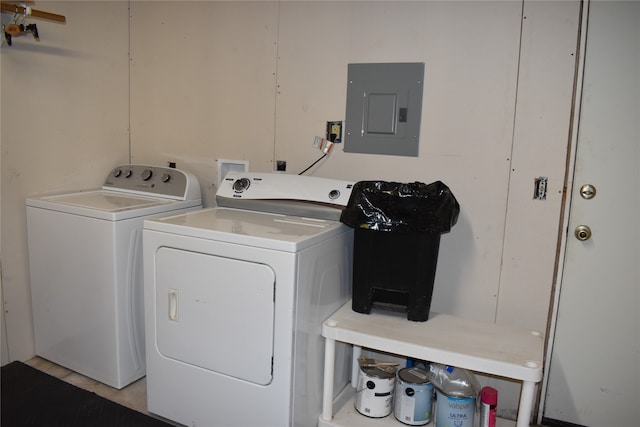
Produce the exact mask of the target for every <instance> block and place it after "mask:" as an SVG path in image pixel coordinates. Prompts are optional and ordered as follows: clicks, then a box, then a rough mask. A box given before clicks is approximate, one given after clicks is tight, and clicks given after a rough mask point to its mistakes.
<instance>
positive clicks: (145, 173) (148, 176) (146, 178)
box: [141, 169, 153, 181]
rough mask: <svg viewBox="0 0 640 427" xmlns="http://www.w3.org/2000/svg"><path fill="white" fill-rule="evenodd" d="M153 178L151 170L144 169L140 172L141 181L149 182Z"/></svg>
mask: <svg viewBox="0 0 640 427" xmlns="http://www.w3.org/2000/svg"><path fill="white" fill-rule="evenodd" d="M152 176H153V171H152V170H151V169H145V170H143V171H142V175H141V178H142V180H143V181H149V180H150V179H151V177H152Z"/></svg>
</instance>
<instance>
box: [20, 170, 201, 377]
mask: <svg viewBox="0 0 640 427" xmlns="http://www.w3.org/2000/svg"><path fill="white" fill-rule="evenodd" d="M26 205H27V234H28V247H29V271H30V284H31V301H32V307H33V322H34V334H35V346H36V354H37V355H38V356H41V357H43V358H45V359H48V360H50V361H52V362H55V363H57V364H59V365H62V366H64V367H67V368H69V369H71V370H74V371H76V372H79V373H81V374H83V375H85V376H87V377H90V378H93V379H95V380H97V381H100V382H102V383H104V384H107V385H109V386H112V387H115V388H122V387H124V386H126V385H127V384H130V383H131V382H133V381H135V380H137V379H139V378H141V377H142V376H144V375H145V355H144V349H145V347H144V297H143V294H144V291H143V280H142V273H143V265H142V226H143V221H144V219H145V218H152V217H157V216H162V215H170V214H175V213H180V212H187V211H189V210H193V209H200V208H201V207H202V201H201V195H200V185H199V184H198V181H197V179H196V178H195V177H194V176H193V175H191V174H189V173H187V172H183V171H180V170H177V169H172V168H165V167H159V166H146V165H123V166H119V167H116V168H114V169H113V170H112V171H111V172H109V174H108V176H107V178H106V179H105V181H104V184H103V186H102V187H101V188H99V189H93V190H85V191H77V192H71V193H64V194H55V195H45V196H38V197H30V198H28V199H27V201H26Z"/></svg>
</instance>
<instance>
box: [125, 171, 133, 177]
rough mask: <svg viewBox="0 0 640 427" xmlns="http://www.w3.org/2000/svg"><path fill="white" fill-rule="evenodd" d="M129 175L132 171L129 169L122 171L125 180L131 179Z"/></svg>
mask: <svg viewBox="0 0 640 427" xmlns="http://www.w3.org/2000/svg"><path fill="white" fill-rule="evenodd" d="M131 175H133V171H132V170H131V169H127V170H126V171H124V177H125V178H129V177H131Z"/></svg>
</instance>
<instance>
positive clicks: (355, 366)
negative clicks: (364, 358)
mask: <svg viewBox="0 0 640 427" xmlns="http://www.w3.org/2000/svg"><path fill="white" fill-rule="evenodd" d="M361 353H362V347H360V346H359V345H354V346H353V357H352V358H351V387H353V388H356V387H358V374H360V364H359V363H358V357H360V354H361Z"/></svg>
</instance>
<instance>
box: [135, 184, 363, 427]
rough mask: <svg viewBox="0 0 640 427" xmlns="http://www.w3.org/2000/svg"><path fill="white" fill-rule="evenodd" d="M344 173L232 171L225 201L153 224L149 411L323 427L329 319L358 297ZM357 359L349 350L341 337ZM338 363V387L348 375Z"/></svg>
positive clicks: (224, 422)
mask: <svg viewBox="0 0 640 427" xmlns="http://www.w3.org/2000/svg"><path fill="white" fill-rule="evenodd" d="M351 187H352V184H351V183H349V182H345V181H338V180H331V179H323V178H314V177H305V176H295V175H284V174H259V173H232V174H229V175H227V177H226V178H225V180H224V181H223V183H222V184H221V186H220V188H219V190H218V194H217V196H216V200H217V202H218V207H217V208H211V209H204V210H201V211H198V212H189V213H186V214H181V215H176V216H171V217H166V218H161V219H152V220H146V221H145V225H144V237H143V239H144V265H145V315H146V318H145V321H146V339H147V399H148V407H149V411H150V412H152V413H155V414H158V415H160V416H162V417H165V418H168V419H170V420H173V421H177V422H179V423H181V424H185V425H190V426H225V427H231V426H253V427H259V426H264V427H266V426H269V427H272V426H277V427H284V426H304V427H308V426H313V425H317V422H318V417H319V415H320V413H321V407H322V384H323V369H322V368H323V363H324V340H323V339H322V337H321V326H322V322H323V321H324V320H325V319H326V318H327V317H328V316H329V315H331V314H332V313H333V312H334V311H336V310H337V309H338V308H340V307H341V306H342V305H343V304H344V303H345V302H346V301H348V299H349V298H350V297H351V264H352V246H353V230H352V229H351V228H349V227H347V226H345V225H343V224H341V223H340V222H339V220H338V219H339V216H340V213H341V209H342V207H344V206H345V205H346V204H347V202H348V200H349V196H350V193H351ZM339 351H340V352H341V354H342V357H343V359H342V360H344V363H336V367H348V366H350V357H349V351H350V350H349V349H348V347H347V346H346V345H340V348H339ZM349 378H350V377H349V372H348V368H344V370H339V372H336V378H335V379H334V381H335V383H334V384H335V385H336V387H335V390H334V394H337V393H338V392H339V391H340V390H341V389H342V388H343V387H344V386H345V385H346V384H347V383H348V381H349Z"/></svg>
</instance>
